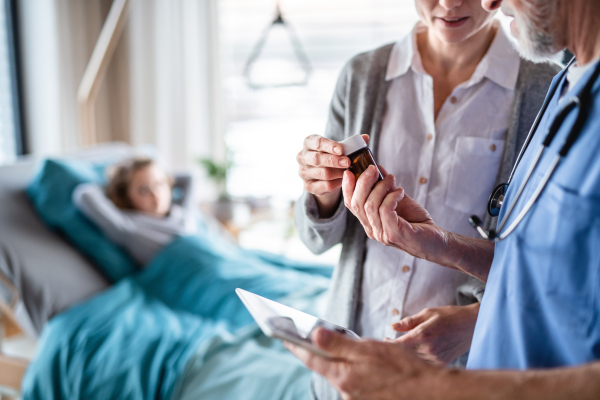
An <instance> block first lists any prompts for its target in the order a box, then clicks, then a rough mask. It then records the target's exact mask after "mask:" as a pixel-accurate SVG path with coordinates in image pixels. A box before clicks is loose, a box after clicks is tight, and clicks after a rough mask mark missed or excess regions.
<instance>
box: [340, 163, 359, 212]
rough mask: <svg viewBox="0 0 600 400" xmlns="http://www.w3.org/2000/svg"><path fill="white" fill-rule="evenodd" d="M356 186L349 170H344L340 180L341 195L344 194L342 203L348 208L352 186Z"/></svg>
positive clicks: (352, 192)
mask: <svg viewBox="0 0 600 400" xmlns="http://www.w3.org/2000/svg"><path fill="white" fill-rule="evenodd" d="M355 187H356V179H355V178H354V174H353V173H352V172H350V171H344V176H343V180H342V195H343V196H344V205H345V206H346V207H348V209H350V204H351V202H352V196H353V195H354V188H355Z"/></svg>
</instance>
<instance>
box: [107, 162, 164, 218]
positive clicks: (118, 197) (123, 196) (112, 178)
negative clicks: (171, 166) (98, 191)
mask: <svg viewBox="0 0 600 400" xmlns="http://www.w3.org/2000/svg"><path fill="white" fill-rule="evenodd" d="M152 165H156V162H155V161H154V160H153V159H151V158H149V157H136V158H131V159H129V160H125V161H123V162H121V163H119V164H117V165H115V166H114V167H113V168H112V169H111V170H110V171H109V173H108V177H109V182H108V186H107V187H106V196H107V197H108V198H109V199H110V200H111V201H112V202H113V203H115V205H116V206H117V207H118V208H121V209H133V208H134V207H133V204H131V200H130V199H129V195H128V194H127V191H128V189H129V185H130V184H131V178H132V177H133V174H134V173H136V172H137V171H139V170H142V169H144V168H147V167H150V166H152ZM169 183H171V182H169Z"/></svg>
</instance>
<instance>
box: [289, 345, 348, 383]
mask: <svg viewBox="0 0 600 400" xmlns="http://www.w3.org/2000/svg"><path fill="white" fill-rule="evenodd" d="M283 345H284V346H285V347H286V348H287V349H288V350H289V351H290V352H291V353H292V354H293V355H294V356H296V357H297V358H298V359H299V360H300V361H302V362H303V363H304V365H306V366H307V367H308V368H310V369H312V370H313V371H315V372H318V373H319V374H321V375H323V376H325V377H327V376H328V375H330V374H332V373H333V372H334V371H336V368H337V366H336V361H334V360H326V359H324V358H323V357H319V356H318V355H316V354H314V353H312V352H310V351H308V350H306V349H304V348H302V347H300V346H296V345H294V344H292V343H290V342H286V341H284V342H283Z"/></svg>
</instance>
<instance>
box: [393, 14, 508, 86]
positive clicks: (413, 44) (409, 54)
mask: <svg viewBox="0 0 600 400" xmlns="http://www.w3.org/2000/svg"><path fill="white" fill-rule="evenodd" d="M493 23H494V24H495V25H496V26H497V29H498V32H497V33H496V36H495V37H494V40H493V41H492V44H491V45H490V48H489V49H488V51H487V53H486V54H485V56H483V59H482V60H481V61H480V62H479V65H478V66H477V68H476V69H475V72H474V73H473V75H472V76H471V79H469V80H468V81H467V82H464V83H463V84H461V86H463V87H469V86H472V85H475V84H476V83H478V82H480V81H481V80H482V79H483V78H488V79H489V80H491V81H493V82H494V83H496V84H498V85H500V86H502V87H504V88H506V89H509V90H514V88H515V86H516V84H517V78H518V75H519V63H520V58H519V54H518V53H517V51H516V49H515V48H514V47H513V44H512V43H511V41H510V39H509V38H508V36H507V35H506V33H505V32H504V30H503V29H502V27H501V26H500V23H499V22H498V21H494V22H493ZM425 29H427V28H426V27H425V25H424V24H423V23H421V22H419V23H417V25H416V26H415V27H414V29H413V31H412V33H411V34H410V35H408V36H406V37H405V38H404V39H403V40H401V41H399V42H397V43H396V44H395V45H394V48H393V49H392V53H391V55H390V61H389V63H388V67H387V71H386V76H385V79H386V80H388V81H389V80H392V79H396V78H398V77H400V76H402V75H404V74H406V73H407V72H408V70H409V69H410V68H411V67H412V69H413V70H414V71H415V72H419V73H422V74H426V72H425V69H424V68H423V63H422V62H421V56H420V54H419V52H418V51H417V35H418V34H419V33H420V32H422V31H423V30H425Z"/></svg>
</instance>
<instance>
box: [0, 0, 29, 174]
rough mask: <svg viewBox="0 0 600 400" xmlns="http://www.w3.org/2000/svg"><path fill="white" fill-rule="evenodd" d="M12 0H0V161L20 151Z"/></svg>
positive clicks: (21, 139)
mask: <svg viewBox="0 0 600 400" xmlns="http://www.w3.org/2000/svg"><path fill="white" fill-rule="evenodd" d="M15 3H16V1H15V0H0V164H6V163H9V162H11V161H13V160H14V159H15V157H16V156H17V155H21V154H23V153H24V150H25V149H24V143H23V137H22V130H21V117H20V106H19V91H18V68H17V51H16V50H17V46H16V40H15V39H16V26H15V23H14V22H15V20H16V18H15V15H16V14H15V8H14V6H15Z"/></svg>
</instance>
